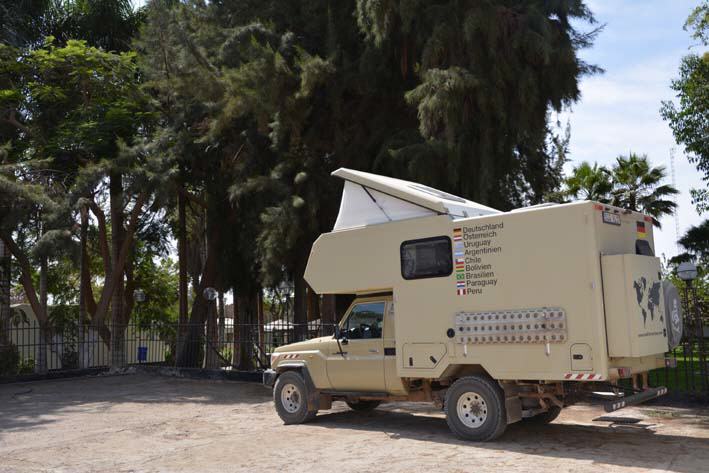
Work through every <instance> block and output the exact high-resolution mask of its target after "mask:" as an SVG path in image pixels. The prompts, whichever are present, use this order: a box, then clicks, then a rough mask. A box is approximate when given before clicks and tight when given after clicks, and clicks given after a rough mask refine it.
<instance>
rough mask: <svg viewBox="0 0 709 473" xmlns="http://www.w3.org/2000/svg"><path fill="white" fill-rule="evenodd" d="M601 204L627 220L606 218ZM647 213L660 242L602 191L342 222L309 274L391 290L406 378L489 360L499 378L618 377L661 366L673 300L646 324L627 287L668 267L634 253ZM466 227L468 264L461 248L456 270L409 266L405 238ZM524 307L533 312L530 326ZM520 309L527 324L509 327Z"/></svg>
mask: <svg viewBox="0 0 709 473" xmlns="http://www.w3.org/2000/svg"><path fill="white" fill-rule="evenodd" d="M604 212H610V213H611V214H612V215H614V216H615V217H616V218H614V220H616V221H617V220H619V221H620V225H616V224H608V223H604V222H603V213H604ZM638 222H643V225H644V227H645V234H644V235H643V236H642V240H643V241H646V242H647V243H648V245H649V247H650V248H651V249H653V250H654V248H653V246H654V245H653V242H652V224H651V223H649V222H647V223H646V222H645V218H644V216H643V215H641V214H638V213H635V212H623V211H621V210H620V209H615V208H612V207H609V206H605V205H600V204H596V203H593V202H578V203H571V204H563V205H554V206H545V207H537V208H529V209H522V210H519V211H513V212H507V213H501V214H495V215H489V216H481V217H473V218H467V219H451V218H450V217H449V216H448V215H440V216H431V217H426V218H420V219H410V220H404V221H399V222H391V223H382V224H377V225H371V226H367V227H363V228H353V229H347V230H341V231H335V232H332V233H327V234H324V235H322V236H320V238H318V240H317V241H316V242H315V244H314V245H313V249H312V252H311V255H310V259H309V261H308V267H307V271H306V279H307V281H308V283H309V284H310V285H311V287H313V289H314V290H315V291H316V292H318V293H320V294H338V293H341V294H347V293H356V294H367V293H374V292H386V291H391V292H392V293H393V301H394V311H395V316H394V320H395V322H394V325H395V329H394V330H395V333H396V354H397V363H396V366H397V373H398V375H399V376H400V377H405V378H413V377H422V378H439V377H441V376H447V375H448V373H447V371H450V370H455V369H457V367H458V366H461V365H480V366H481V367H482V368H483V369H484V370H485V371H486V372H488V373H489V374H490V375H491V376H492V377H493V378H495V379H513V380H566V379H569V378H571V379H576V378H577V377H578V375H583V376H581V377H580V378H579V379H580V380H585V381H588V380H608V379H611V378H613V377H617V372H616V371H614V370H613V368H617V367H628V368H631V370H632V371H633V372H635V373H638V372H642V371H647V370H650V369H654V368H656V367H659V366H662V363H663V362H664V361H663V354H664V352H665V351H666V350H667V334H666V332H665V328H664V323H663V321H662V320H661V319H662V317H661V316H660V314H663V313H664V309H663V308H662V307H657V308H656V309H655V310H656V313H655V314H654V316H653V317H652V318H650V316H649V315H648V316H647V318H646V321H645V323H643V318H642V314H641V310H642V308H641V307H639V306H638V304H637V302H636V300H635V297H632V298H631V297H630V296H632V294H628V292H629V291H631V290H632V289H633V288H632V284H633V282H634V281H635V280H636V279H639V278H640V277H643V276H644V277H646V280H648V281H649V283H650V284H652V283H656V282H658V281H659V277H660V276H659V271H660V261H659V259H658V258H655V257H651V256H639V255H636V254H635V253H636V244H637V241H638V240H639V239H641V238H640V237H639V235H638V232H637V226H638ZM458 229H460V232H458V231H457V230H458ZM458 233H460V238H461V239H462V240H461V241H462V247H463V254H462V259H463V270H462V271H457V270H455V264H456V263H455V261H456V260H457V259H460V257H458V258H456V257H455V256H454V258H453V262H454V263H453V264H454V269H453V270H452V271H451V274H450V275H448V276H443V277H431V278H421V279H413V280H406V279H404V278H403V277H402V273H401V246H402V244H403V243H404V242H407V241H409V242H410V241H415V240H422V239H427V238H436V237H447V238H450V240H451V246H452V247H454V246H455V244H456V243H457V242H456V241H455V240H454V238H458V237H457V236H454V235H457V234H458ZM611 255H617V256H621V258H619V259H615V258H609V256H611ZM622 255H627V256H626V258H622ZM637 260H640V261H642V264H640V263H639V262H637ZM634 264H635V265H634ZM460 275H462V277H463V278H464V279H462V281H464V283H465V284H464V286H463V287H462V288H461V289H462V290H461V291H459V290H458V285H457V283H458V281H460V279H458V278H459V277H461V276H460ZM609 282H610V284H609ZM606 286H608V287H606ZM604 295H605V307H606V310H605V311H604ZM553 308H556V309H560V310H561V311H563V313H564V315H565V319H566V325H565V326H563V328H562V330H561V331H560V333H561V335H560V336H559V337H558V339H555V340H551V338H550V337H549V340H546V341H544V339H543V337H542V338H537V337H539V334H542V335H543V334H544V332H545V330H535V325H536V326H540V325H541V324H542V322H541V319H540V318H539V316H540V315H541V313H542V310H543V309H553ZM646 310H647V309H646ZM530 311H531V314H528V313H529V312H530ZM535 312H536V313H537V314H539V315H538V317H537V320H535V319H534V315H533V314H534V313H535ZM462 314H475V316H477V317H482V316H483V315H484V317H485V321H484V323H480V324H469V325H461V324H459V323H457V321H456V319H457V318H458V317H459V316H460V315H462ZM527 315H529V317H530V318H531V320H535V322H536V323H532V324H531V325H530V323H529V319H528V318H527ZM503 316H504V317H505V318H504V319H501V317H503ZM466 317H467V316H466ZM513 317H514V318H513ZM519 317H522V318H521V319H520V318H519ZM606 317H608V320H606ZM490 318H492V320H489V319H490ZM503 320H504V321H509V322H510V323H509V324H504V323H503V324H502V327H505V325H508V327H507V329H503V328H502V327H500V323H502V322H503ZM520 320H522V322H523V323H522V325H523V328H522V329H521V330H520V329H518V328H517V329H516V330H512V326H513V325H515V326H516V327H519V325H520V323H519V321H520ZM488 322H489V323H488ZM562 325H563V322H562ZM528 326H529V327H530V328H529V329H528V328H527V327H528ZM516 327H515V328H516ZM449 329H453V330H454V331H455V336H454V337H452V338H451V337H449V336H448V330H449ZM461 329H464V331H463V332H461ZM475 329H477V330H476V331H475ZM490 329H492V330H490ZM470 330H474V331H472V332H471V331H470ZM498 332H499V333H498ZM607 334H608V337H607ZM513 336H514V337H515V338H514V340H513V339H512V337H513ZM476 337H477V339H476ZM500 337H501V338H500ZM505 337H506V338H507V339H506V340H505ZM528 337H531V340H528ZM609 343H610V344H611V346H610V347H609V345H608V344H609ZM631 347H634V349H633V350H631ZM609 348H614V349H615V352H614V351H613V350H610V352H609ZM611 355H615V357H611ZM431 356H433V357H434V359H435V360H436V362H433V361H431Z"/></svg>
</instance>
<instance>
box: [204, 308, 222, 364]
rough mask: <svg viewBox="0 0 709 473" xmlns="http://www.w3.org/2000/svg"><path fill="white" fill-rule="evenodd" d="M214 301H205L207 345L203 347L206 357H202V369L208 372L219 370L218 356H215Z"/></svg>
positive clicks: (216, 345) (215, 325) (215, 312)
mask: <svg viewBox="0 0 709 473" xmlns="http://www.w3.org/2000/svg"><path fill="white" fill-rule="evenodd" d="M216 305H217V304H216V301H207V344H206V346H205V350H206V352H207V353H206V355H205V357H204V367H205V368H207V369H208V370H214V369H217V368H219V356H217V351H216V350H217V349H218V343H217V330H218V328H217V307H216Z"/></svg>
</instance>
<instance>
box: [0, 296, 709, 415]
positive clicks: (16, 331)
mask: <svg viewBox="0 0 709 473" xmlns="http://www.w3.org/2000/svg"><path fill="white" fill-rule="evenodd" d="M700 313H703V312H701V311H700V310H699V308H698V307H696V306H693V307H690V308H685V318H684V336H683V338H682V342H681V344H680V345H679V346H678V347H677V348H675V349H674V350H673V351H671V352H670V353H668V354H666V356H667V359H669V360H670V362H669V363H668V364H667V366H665V367H664V368H659V369H656V370H653V371H651V372H650V373H649V382H650V385H652V386H666V387H668V388H669V390H670V396H671V397H675V398H678V399H682V400H684V399H690V400H699V401H705V402H709V361H708V360H709V324H706V323H705V322H704V318H703V316H701V315H700ZM333 333H334V325H333V324H322V323H320V322H319V321H314V322H309V323H307V324H300V325H298V324H293V323H291V322H286V321H281V320H277V321H275V322H270V323H266V324H263V325H258V324H238V323H237V324H233V323H232V322H231V321H230V320H227V321H226V323H224V324H222V325H219V324H218V323H217V324H182V325H180V324H176V323H173V324H155V325H150V326H144V325H140V324H128V325H123V326H117V327H103V328H97V327H93V326H89V325H84V326H82V328H81V330H79V328H78V324H74V325H63V326H58V327H57V326H49V327H41V326H40V325H39V324H38V323H36V322H34V323H33V322H27V321H19V322H18V323H12V324H10V326H9V327H5V328H4V330H1V331H0V379H4V380H12V379H16V378H18V377H21V376H23V375H35V376H37V375H39V376H41V375H43V374H52V373H66V372H71V371H74V370H102V369H108V368H111V367H125V366H132V365H157V366H166V367H175V368H193V369H224V370H241V371H253V370H259V369H265V368H268V367H269V366H270V355H271V353H272V352H273V350H274V349H275V348H276V347H279V346H281V345H286V344H289V343H293V342H296V341H301V340H306V339H310V338H315V337H320V336H327V335H332V334H333Z"/></svg>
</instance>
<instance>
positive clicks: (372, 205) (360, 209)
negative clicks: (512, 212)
mask: <svg viewBox="0 0 709 473" xmlns="http://www.w3.org/2000/svg"><path fill="white" fill-rule="evenodd" d="M332 175H333V176H337V177H339V178H342V179H344V180H345V188H344V191H343V192H342V201H341V202H340V213H339V214H338V215H337V221H336V222H335V227H334V228H333V231H336V230H344V229H347V228H353V227H362V226H366V225H373V224H377V223H386V222H393V221H397V220H406V219H410V218H420V217H428V216H432V215H450V216H451V217H452V218H466V217H475V216H480V215H490V214H496V213H500V212H499V211H498V210H495V209H493V208H490V207H486V206H484V205H481V204H478V203H476V202H472V201H470V200H466V199H463V198H462V197H458V196H455V195H452V194H448V193H446V192H443V191H439V190H438V189H433V188H432V187H428V186H424V185H422V184H417V183H415V182H409V181H404V180H401V179H395V178H393V177H385V176H379V175H377V174H370V173H367V172H362V171H354V170H352V169H346V168H340V169H338V170H337V171H335V172H333V173H332Z"/></svg>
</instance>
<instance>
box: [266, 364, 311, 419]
mask: <svg viewBox="0 0 709 473" xmlns="http://www.w3.org/2000/svg"><path fill="white" fill-rule="evenodd" d="M273 402H274V403H275V405H276V412H277V413H278V417H280V418H281V420H283V423H284V424H286V425H290V424H302V423H303V422H308V421H309V420H311V419H313V418H314V417H315V415H316V414H317V413H318V411H317V410H309V409H308V387H307V385H306V384H305V380H304V379H303V377H302V376H301V375H300V373H298V372H295V371H286V372H285V373H283V374H282V375H280V376H279V377H278V379H277V380H276V385H275V386H274V388H273Z"/></svg>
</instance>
